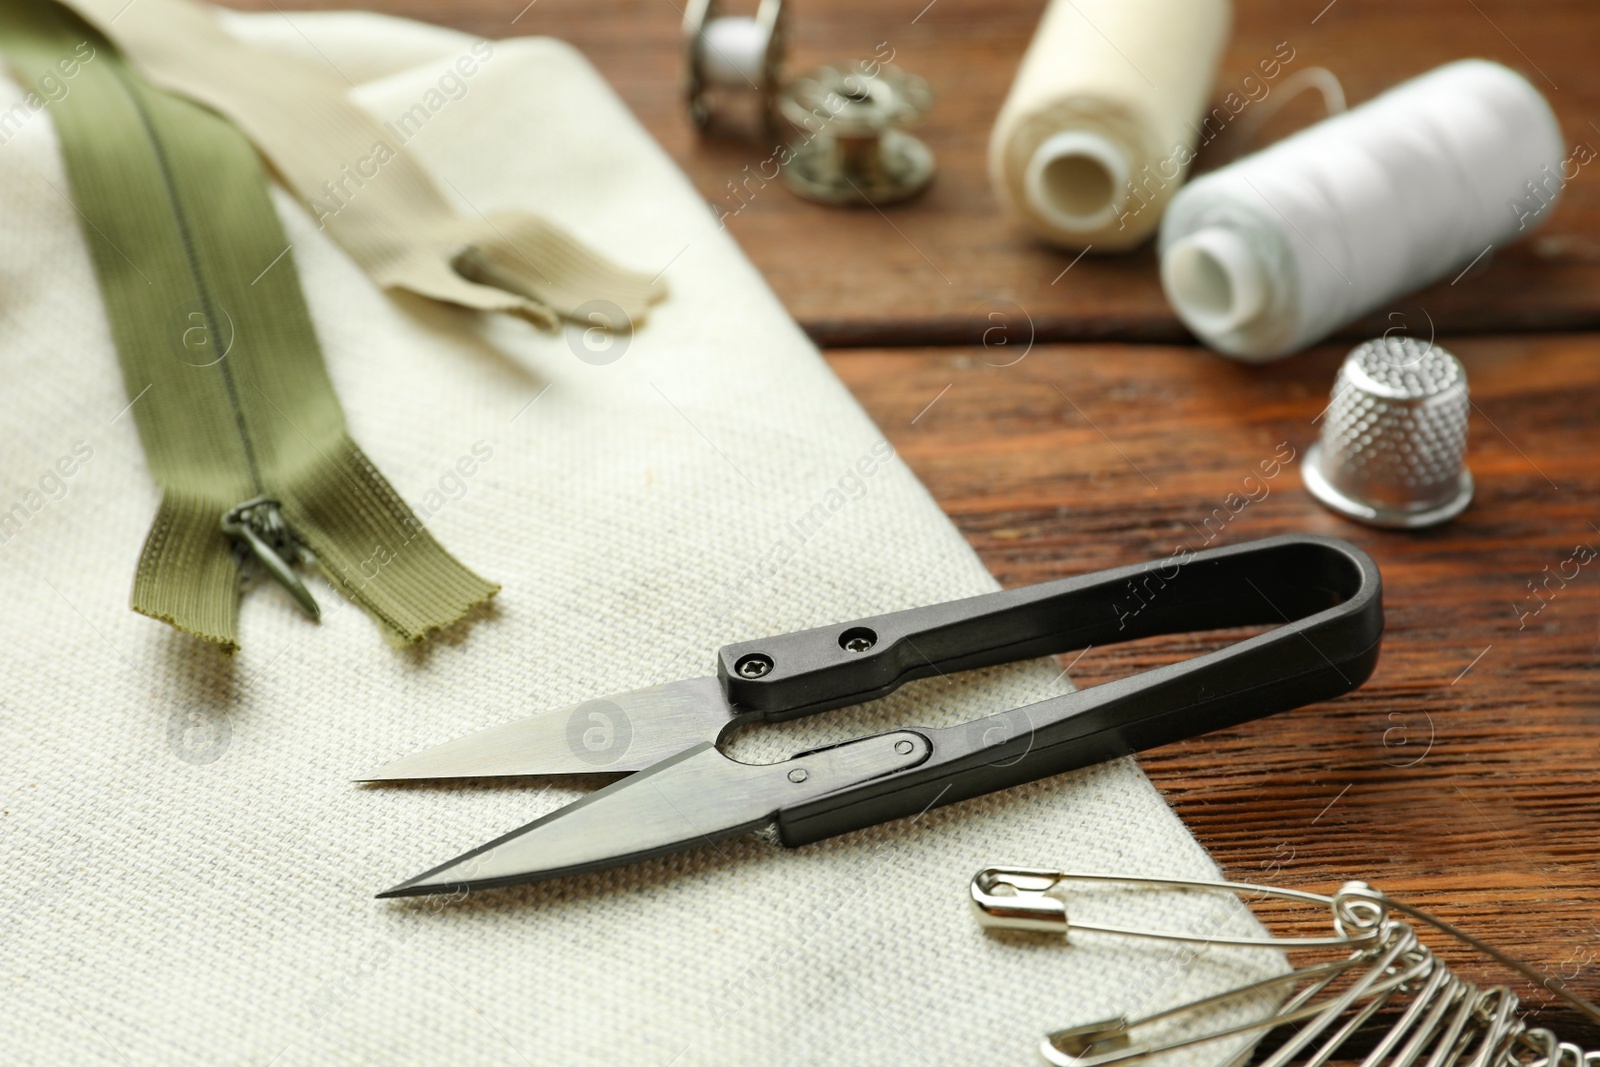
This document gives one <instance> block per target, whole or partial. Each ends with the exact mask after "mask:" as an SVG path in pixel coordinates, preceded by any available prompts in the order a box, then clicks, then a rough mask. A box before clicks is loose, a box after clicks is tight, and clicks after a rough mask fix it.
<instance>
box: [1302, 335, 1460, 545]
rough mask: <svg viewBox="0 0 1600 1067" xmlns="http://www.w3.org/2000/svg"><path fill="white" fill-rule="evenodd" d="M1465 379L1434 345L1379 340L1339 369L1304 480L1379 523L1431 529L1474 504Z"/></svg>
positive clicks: (1343, 507)
mask: <svg viewBox="0 0 1600 1067" xmlns="http://www.w3.org/2000/svg"><path fill="white" fill-rule="evenodd" d="M1469 407H1470V404H1469V402H1468V400H1467V372H1466V370H1465V369H1463V368H1462V366H1461V361H1460V360H1458V359H1456V357H1455V356H1452V355H1451V354H1450V353H1449V352H1446V351H1445V350H1444V349H1442V348H1440V347H1439V346H1438V345H1436V344H1434V343H1433V342H1431V341H1418V340H1416V339H1414V338H1411V337H1381V338H1378V339H1376V340H1372V341H1367V342H1365V343H1364V344H1361V345H1358V346H1356V348H1355V349H1354V350H1353V351H1351V353H1350V355H1349V356H1347V357H1346V358H1345V361H1344V366H1342V367H1340V368H1339V377H1338V378H1337V379H1336V380H1335V381H1334V383H1333V398H1332V399H1331V400H1330V401H1329V402H1328V407H1327V410H1326V411H1325V413H1324V417H1323V423H1322V436H1321V438H1320V439H1319V440H1318V441H1317V443H1316V444H1314V445H1312V446H1311V447H1310V448H1309V449H1307V450H1306V457H1305V462H1304V464H1303V465H1302V467H1301V474H1302V476H1303V477H1304V479H1305V483H1306V488H1307V489H1309V490H1310V491H1311V494H1312V495H1313V496H1315V497H1316V498H1317V499H1318V500H1320V501H1322V503H1324V504H1326V505H1327V506H1328V507H1330V508H1332V509H1333V510H1334V511H1337V512H1339V514H1341V515H1346V516H1348V517H1350V518H1352V519H1356V520H1358V521H1360V522H1365V523H1370V524H1372V525H1373V526H1392V527H1405V528H1414V527H1418V526H1432V525H1434V524H1435V523H1440V522H1444V521H1445V520H1446V519H1452V518H1454V517H1455V516H1457V515H1459V514H1460V513H1461V512H1462V511H1463V510H1464V509H1465V508H1466V506H1467V504H1469V503H1470V502H1471V501H1472V474H1471V472H1469V471H1468V470H1467V467H1466V454H1467V411H1468V408H1469Z"/></svg>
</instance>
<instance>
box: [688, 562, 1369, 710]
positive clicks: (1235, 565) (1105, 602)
mask: <svg viewBox="0 0 1600 1067" xmlns="http://www.w3.org/2000/svg"><path fill="white" fill-rule="evenodd" d="M1350 553H1355V556H1359V557H1360V559H1362V560H1366V559H1367V557H1366V556H1365V555H1364V554H1362V553H1361V552H1360V550H1359V549H1356V548H1354V547H1353V546H1351V545H1349V544H1347V543H1345V542H1343V541H1339V540H1336V539H1334V538H1329V537H1316V536H1311V535H1306V536H1285V537H1272V538H1267V539H1266V540H1262V541H1252V542H1249V543H1247V544H1242V545H1234V546H1231V547H1228V548H1215V549H1209V550H1207V551H1204V552H1188V551H1184V552H1180V553H1174V554H1173V555H1172V556H1169V557H1167V558H1165V559H1159V560H1156V561H1154V562H1151V563H1140V564H1136V565H1134V566H1131V567H1120V568H1117V569H1116V570H1108V571H1099V572H1096V573H1093V574H1085V575H1079V576H1077V577H1073V578H1062V579H1059V580H1057V581H1053V582H1042V583H1040V584H1038V585H1029V586H1023V587H1021V588H1018V589H1007V590H1003V591H1002V592H998V593H986V594H984V595H982V596H975V597H967V598H966V599H964V600H951V601H947V602H945V603H943V604H932V605H929V606H928V607H924V608H911V609H909V610H907V611H897V612H893V613H891V614H888V615H878V616H875V617H873V618H870V619H858V620H857V621H855V622H847V623H839V624H837V625H834V626H823V627H819V628H817V629H815V630H801V631H800V632H798V633H792V634H784V635H783V636H781V637H769V638H765V639H762V640H757V641H743V642H740V643H738V644H733V645H727V646H725V647H723V648H722V649H720V650H719V651H718V653H717V674H718V676H719V677H720V678H721V680H722V684H723V689H724V691H725V692H726V693H727V695H728V699H729V701H730V702H731V703H732V704H733V705H734V706H736V707H737V708H739V709H740V710H741V711H746V712H754V713H756V714H757V715H758V716H759V717H760V718H763V719H766V720H768V721H774V722H776V721H782V720H785V719H793V718H798V717H800V716H802V715H810V714H813V713H815V712H819V711H827V710H828V709H830V708H840V707H844V706H846V705H849V704H859V703H861V702H863V701H866V700H873V699H876V698H878V697H881V696H885V695H887V694H888V693H891V692H893V691H894V690H895V689H897V688H899V687H900V686H901V685H903V684H904V683H906V682H909V681H911V680H912V679H915V678H926V677H929V676H931V675H934V674H950V673H953V672H956V671H965V670H971V669H973V668H975V667H989V666H993V665H995V664H997V663H1011V662H1014V661H1017V660H1024V659H1032V658H1034V657H1037V656H1047V655H1053V654H1056V653H1061V652H1070V651H1072V650H1074V649H1079V648H1087V647H1088V646H1090V645H1104V644H1113V643H1115V642H1118V641H1131V640H1134V639H1136V638H1140V637H1148V636H1150V635H1152V634H1164V633H1178V632H1186V631H1191V630H1211V629H1219V628H1222V627H1226V626H1247V625H1253V624H1261V623H1276V622H1284V621H1287V620H1288V619H1291V618H1295V617H1299V616H1303V615H1307V614H1309V613H1311V612H1313V611H1318V610H1321V609H1322V608H1326V607H1329V606H1330V605H1332V604H1336V603H1339V602H1340V601H1342V600H1348V599H1349V598H1350V597H1352V596H1354V595H1355V594H1356V591H1357V588H1358V587H1359V585H1360V582H1361V580H1362V577H1361V573H1360V568H1359V567H1357V566H1353V565H1352V562H1353V560H1354V559H1355V556H1352V555H1350ZM1367 563H1368V564H1369V565H1370V563H1371V561H1370V560H1367ZM1376 573H1377V572H1376V569H1375V568H1374V569H1373V575H1374V579H1373V580H1374V581H1376ZM1251 582H1254V583H1255V585H1256V586H1257V587H1258V591H1259V593H1260V594H1261V595H1256V594H1255V593H1253V592H1252V590H1251V586H1250V583H1251Z"/></svg>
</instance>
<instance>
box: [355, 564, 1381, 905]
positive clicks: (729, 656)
mask: <svg viewBox="0 0 1600 1067" xmlns="http://www.w3.org/2000/svg"><path fill="white" fill-rule="evenodd" d="M1135 593H1137V594H1138V596H1137V597H1136V596H1135V595H1134V594H1135ZM1135 604H1136V605H1138V606H1137V609H1136V610H1135V609H1133V608H1131V607H1130V605H1135ZM1255 625H1267V626H1272V627H1274V628H1273V629H1271V630H1268V631H1267V632H1264V633H1260V634H1257V635H1255V636H1252V637H1249V638H1246V639H1244V640H1241V641H1237V642H1235V643H1234V644H1232V645H1229V646H1227V647H1225V648H1222V649H1220V650H1217V651H1214V652H1210V653H1207V654H1205V655H1201V656H1196V657H1194V658H1192V659H1188V660H1184V661H1181V662H1178V663H1173V664H1168V665H1166V666H1163V667H1160V668H1157V669H1155V670H1150V671H1146V672H1144V673H1142V674H1137V675H1134V676H1131V677H1128V678H1122V679H1118V680H1116V681H1112V682H1107V683H1105V684H1102V685H1097V686H1094V687H1092V688H1089V689H1084V690H1080V691H1078V692H1075V693H1069V694H1066V695H1064V696H1058V697H1053V698H1051V699H1048V700H1043V701H1040V702H1038V703H1035V704H1030V705H1027V706H1024V707H1019V708H1014V709H1011V710H1009V711H1001V712H999V713H997V714H995V715H991V716H989V717H988V718H986V719H981V720H978V721H977V722H976V723H966V724H963V725H961V726H955V727H948V728H943V729H927V728H921V727H906V728H904V729H899V730H893V731H890V732H887V733H882V734H878V735H875V736H870V737H860V738H855V739H853V740H849V741H845V742H842V743H839V744H835V745H831V746H828V747H825V748H820V749H815V750H812V751H806V752H800V753H797V754H795V755H794V756H792V757H790V758H789V759H787V760H783V761H781V762H778V763H773V764H765V765H752V764H745V763H739V762H737V761H735V760H732V759H730V758H728V757H727V756H725V755H723V754H722V753H721V752H719V751H718V750H717V744H716V743H717V740H718V738H719V737H720V736H721V735H722V734H723V732H724V731H726V730H727V729H728V728H729V727H731V726H733V725H734V724H736V723H742V722H747V721H751V720H766V721H780V720H785V719H792V718H797V717H799V716H803V715H812V714H816V713H818V712H822V711H827V710H830V709H833V708H839V707H844V706H846V705H851V704H857V703H861V702H863V701H867V700H872V699H875V698H878V697H881V696H884V695H886V694H888V693H890V692H892V691H893V690H895V689H897V688H898V687H899V686H901V685H902V684H903V683H905V682H908V681H910V680H912V679H916V678H925V677H929V676H931V675H935V674H948V673H952V672H956V671H965V670H971V669H974V668H978V667H987V666H993V665H995V664H1000V663H1010V662H1014V661H1018V660H1025V659H1033V658H1036V657H1039V656H1046V655H1052V654H1058V653H1063V652H1069V651H1072V650H1075V649H1081V648H1087V647H1089V646H1091V645H1105V644H1111V643H1116V642H1119V641H1130V640H1134V639H1137V638H1142V637H1149V636H1152V635H1156V634H1167V633H1187V632H1191V631H1196V630H1212V629H1221V628H1226V627H1237V626H1255ZM1382 631H1383V609H1382V605H1381V596H1380V579H1379V575H1378V569H1377V566H1376V565H1375V564H1374V563H1373V562H1372V560H1371V559H1370V558H1369V557H1368V556H1367V555H1366V554H1365V553H1364V552H1362V551H1361V550H1359V549H1357V548H1355V547H1354V546H1352V545H1350V544H1347V543H1345V542H1343V541H1339V540H1336V539H1334V538H1328V537H1316V536H1283V537H1272V538H1268V539H1266V540H1262V541H1255V542H1251V543H1247V544H1241V545H1234V546H1229V547H1225V548H1216V549H1209V550H1206V551H1203V552H1188V551H1185V552H1184V553H1181V554H1175V555H1173V556H1170V557H1166V558H1163V559H1159V560H1156V561H1154V562H1150V563H1143V564H1137V565H1135V566H1131V567H1120V568H1117V569H1114V570H1107V571H1101V572H1098V573H1093V574H1085V575H1080V576H1077V577H1071V578H1062V579H1059V580H1056V581H1052V582H1044V583H1041V584H1038V585H1031V586H1024V587H1021V588H1017V589H1009V590H1005V591H1002V592H997V593H988V594H985V595H982V596H975V597H969V598H966V599H963V600H954V601H949V602H947V603H943V604H934V605H931V606H928V607H920V608H912V609H909V610H905V611H897V612H893V613H891V614H887V615H879V616H875V617H872V618H866V619H858V620H855V621H853V622H844V623H838V624H836V625H832V626H823V627H819V628H817V629H812V630H804V631H801V632H799V633H791V634H786V635H782V636H778V637H768V638H761V639H758V640H752V641H741V642H738V643H735V644H731V645H727V646H724V647H723V648H722V649H721V650H720V651H718V653H717V663H716V674H715V676H711V677H702V678H690V679H685V680H683V681H678V682H669V683H666V684H663V685H655V686H651V687H649V688H646V689H641V690H637V691H635V692H631V693H621V694H617V695H613V696H609V697H605V698H602V699H599V700H592V701H586V702H584V703H580V704H576V705H573V706H571V707H568V708H563V709H559V710H556V711H551V712H546V713H544V714H541V715H535V716H532V717H529V718H523V719H517V720H514V721H511V722H508V723H505V724H502V725H500V726H495V727H491V728H489V729H487V730H483V731H480V732H478V733H475V734H471V735H468V736H466V737H462V738H459V739H457V740H455V741H451V742H447V743H445V744H443V745H440V746H438V747H436V748H433V749H428V750H425V751H423V752H419V753H417V754H415V755H413V756H409V757H406V758H404V759H401V760H398V761H397V762H395V763H392V764H389V765H387V766H385V767H381V768H379V769H377V770H375V771H372V772H370V773H369V774H367V775H365V776H364V779H363V780H366V781H396V780H405V779H413V778H455V777H484V776H497V775H536V774H564V773H573V772H593V771H596V770H613V771H635V772H637V773H634V774H631V775H630V776H629V777H627V778H624V779H622V780H621V781H618V782H616V783H614V784H612V785H609V786H607V787H605V788H603V789H600V790H599V791H597V792H595V793H592V794H590V795H588V796H586V797H584V798H582V799H580V800H577V801H575V802H573V803H571V804H568V805H567V806H566V807H564V808H560V809H558V810H557V811H555V812H552V813H551V814H549V815H546V816H544V817H543V818H540V819H537V820H535V821H533V822H531V823H529V824H527V825H526V826H523V827H520V828H519V829H516V830H513V831H511V832H510V833H508V834H505V835H504V836H502V837H498V838H496V839H494V840H493V841H490V842H489V843H488V844H485V845H483V846H481V847H479V848H476V849H474V850H472V851H471V852H468V853H466V854H465V855H462V856H460V857H458V858H457V859H454V860H451V861H450V862H448V863H445V864H442V865H440V866H438V867H435V868H433V869H432V870H429V871H427V872H425V873H423V874H420V875H418V876H416V877H415V878H412V879H410V880H408V881H406V882H403V883H401V884H400V885H397V886H395V887H394V888H393V889H390V890H388V891H386V892H384V893H382V894H380V896H386V897H393V896H411V895H417V894H425V893H446V892H456V891H461V890H475V889H482V888H489V887H493V886H503V885H511V884H514V883H519V882H533V881H540V880H543V879H547V878H556V877H561V876H565V875H572V874H578V873H581V872H585V871H594V870H600V869H604V868H608V867H615V866H619V865H622V864H627V863H633V862H636V861H640V860H645V859H648V858H651V857H655V856H661V855H665V854H667V853H672V852H677V851H680V850H683V849H687V848H691V847H694V846H696V845H701V844H705V843H708V842H713V841H716V840H719V839H723V838H727V837H732V836H735V835H739V834H743V833H746V832H749V831H752V830H756V829H760V828H762V827H767V826H776V829H777V836H778V838H779V840H780V841H781V842H782V843H783V844H784V845H786V846H789V847H794V846H797V845H803V844H807V843H809V842H813V841H817V840H820V839H822V838H827V837H832V836H834V835H836V834H843V833H846V832H848V831H851V830H856V829H860V828H862V827H865V826H871V825H874V824H876V823H881V822H887V821H889V820H891V819H897V818H900V817H903V816H910V815H915V814H917V813H919V812H921V811H925V810H927V809H928V808H930V807H934V806H937V805H943V804H949V803H952V802H954V801H958V800H964V799H966V798H968V797H974V796H978V795H980V794H984V793H990V792H994V791H996V790H999V789H1004V788H1006V787H1008V786H1012V785H1017V784H1020V783H1023V782H1029V781H1033V780H1035V779H1038V778H1043V777H1046V776H1048V775H1054V774H1059V773H1061V772H1063V771H1067V770H1072V769H1074V768H1078V767H1083V766H1087V765H1089V764H1092V763H1099V762H1103V761H1106V760H1110V759H1114V758H1116V757H1119V756H1124V755H1128V754H1129V753H1132V752H1136V751H1140V750H1143V749H1146V748H1151V747H1154V746H1157V745H1164V744H1167V743H1169V742H1172V741H1177V740H1180V739H1183V738H1188V737H1193V736H1195V735H1198V734H1203V733H1206V732H1208V731H1211V730H1217V729H1221V728H1223V727H1227V726H1232V725H1235V724H1238V723H1242V722H1245V721H1248V720H1250V719H1256V718H1260V717H1262V716H1265V715H1271V714H1274V713H1276V712H1280V711H1284V710H1287V709H1289V708H1295V707H1300V706H1302V705H1305V704H1310V703H1315V702H1317V701H1321V700H1328V699H1331V698H1333V697H1336V696H1340V695H1342V694H1344V693H1347V692H1349V691H1350V690H1352V689H1354V688H1355V687H1356V686H1358V685H1360V684H1361V683H1362V682H1363V681H1365V680H1366V679H1367V677H1368V676H1369V675H1370V674H1371V673H1372V670H1373V667H1374V665H1375V664H1376V662H1377V656H1378V644H1379V640H1380V637H1381V635H1382ZM980 724H981V725H980ZM608 730H609V732H608ZM591 742H596V743H595V744H591Z"/></svg>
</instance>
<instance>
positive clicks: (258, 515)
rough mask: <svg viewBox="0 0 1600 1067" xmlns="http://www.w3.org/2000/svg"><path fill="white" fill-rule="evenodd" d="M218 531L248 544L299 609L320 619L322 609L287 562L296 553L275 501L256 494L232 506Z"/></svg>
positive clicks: (224, 516)
mask: <svg viewBox="0 0 1600 1067" xmlns="http://www.w3.org/2000/svg"><path fill="white" fill-rule="evenodd" d="M222 532H223V533H225V534H227V535H228V536H229V537H234V538H239V539H242V540H243V541H244V543H245V544H247V545H248V546H250V551H251V552H252V553H254V554H255V557H256V559H258V560H260V561H261V565H262V566H263V567H265V568H266V569H267V573H268V574H271V575H272V576H273V577H274V578H276V579H277V580H278V584H279V585H282V586H283V587H284V588H285V589H287V590H288V591H289V595H290V596H292V597H293V598H294V602H295V603H296V604H298V605H300V610H301V611H303V612H305V613H306V615H308V616H309V617H311V618H312V619H315V620H321V618H322V609H321V608H319V607H317V601H316V598H314V597H313V596H312V595H311V590H309V589H307V588H306V586H305V583H304V582H302V581H301V580H300V576H299V575H298V574H296V573H295V572H294V568H293V567H291V566H290V565H289V561H290V560H292V559H296V558H298V557H299V555H300V553H299V552H298V551H296V548H295V544H294V539H293V538H291V537H290V536H289V527H288V524H287V523H285V522H284V521H283V512H281V511H280V510H278V502H277V501H276V500H272V499H269V498H268V497H264V496H258V497H254V498H252V499H250V500H246V501H245V502H244V503H242V504H237V505H235V506H234V507H233V508H232V509H231V510H229V511H228V513H227V514H225V515H223V516H222ZM285 557H288V558H287V559H286V558H285Z"/></svg>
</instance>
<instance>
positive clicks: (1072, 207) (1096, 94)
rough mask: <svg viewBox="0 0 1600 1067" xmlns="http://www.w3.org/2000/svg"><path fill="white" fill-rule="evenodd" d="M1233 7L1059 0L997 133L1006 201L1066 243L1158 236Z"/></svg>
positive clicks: (996, 161) (1209, 0)
mask: <svg viewBox="0 0 1600 1067" xmlns="http://www.w3.org/2000/svg"><path fill="white" fill-rule="evenodd" d="M1231 18H1232V8H1231V3H1230V0H1051V2H1050V3H1049V4H1047V5H1046V7H1045V11H1044V14H1043V16H1042V17H1041V18H1040V20H1039V28H1038V30H1037V31H1036V32H1035V33H1034V36H1033V42H1032V43H1031V44H1030V45H1029V46H1028V51H1027V54H1026V55H1024V56H1023V58H1022V63H1021V65H1020V66H1019V67H1018V69H1017V76H1016V80H1015V81H1014V82H1012V85H1011V92H1010V94H1009V95H1008V96H1007V97H1006V102H1005V105H1004V106H1003V107H1002V108H1001V109H1000V114H999V116H998V117H997V118H996V119H995V124H994V130H993V131H992V133H991V134H990V138H989V182H990V185H991V186H993V188H994V191H995V195H996V197H997V198H998V199H999V201H1000V203H1001V205H1002V206H1004V207H1005V208H1006V209H1007V210H1008V211H1010V212H1011V213H1012V214H1014V215H1016V216H1017V217H1018V218H1019V219H1020V220H1021V221H1022V222H1023V223H1024V224H1025V225H1027V226H1028V227H1029V228H1031V229H1032V230H1033V231H1034V232H1035V233H1036V234H1038V235H1039V236H1040V237H1041V238H1043V239H1044V240H1045V241H1048V242H1050V243H1051V244H1055V245H1060V246H1062V247H1064V248H1085V247H1092V248H1093V249H1094V251H1095V252H1116V251H1120V250H1123V249H1128V248H1132V247H1134V246H1135V245H1138V244H1140V243H1142V242H1143V241H1144V240H1146V239H1147V238H1148V237H1149V236H1150V235H1151V234H1152V233H1154V232H1155V229H1156V224H1157V222H1158V221H1159V220H1160V218H1161V210H1162V208H1163V207H1164V206H1165V205H1166V202H1167V200H1168V198H1169V197H1170V196H1171V195H1172V193H1173V190H1175V189H1176V188H1177V186H1178V185H1179V184H1181V183H1182V181H1183V175H1184V173H1185V172H1186V171H1187V169H1188V163H1189V160H1190V159H1191V158H1192V157H1193V155H1194V145H1195V140H1196V138H1197V137H1198V135H1199V133H1198V131H1199V126H1198V125H1197V123H1198V122H1199V120H1200V117H1201V114H1202V112H1203V111H1204V110H1205V107H1206V100H1207V97H1208V95H1209V94H1210V92H1211V86H1212V83H1213V82H1214V81H1215V79H1216V73H1217V63H1218V61H1219V60H1220V58H1221V56H1222V49H1223V46H1224V45H1225V44H1226V43H1227V39H1228V26H1229V23H1230V21H1231ZM1135 196H1137V198H1138V199H1137V202H1135V201H1134V197H1135ZM1130 205H1131V206H1130Z"/></svg>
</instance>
